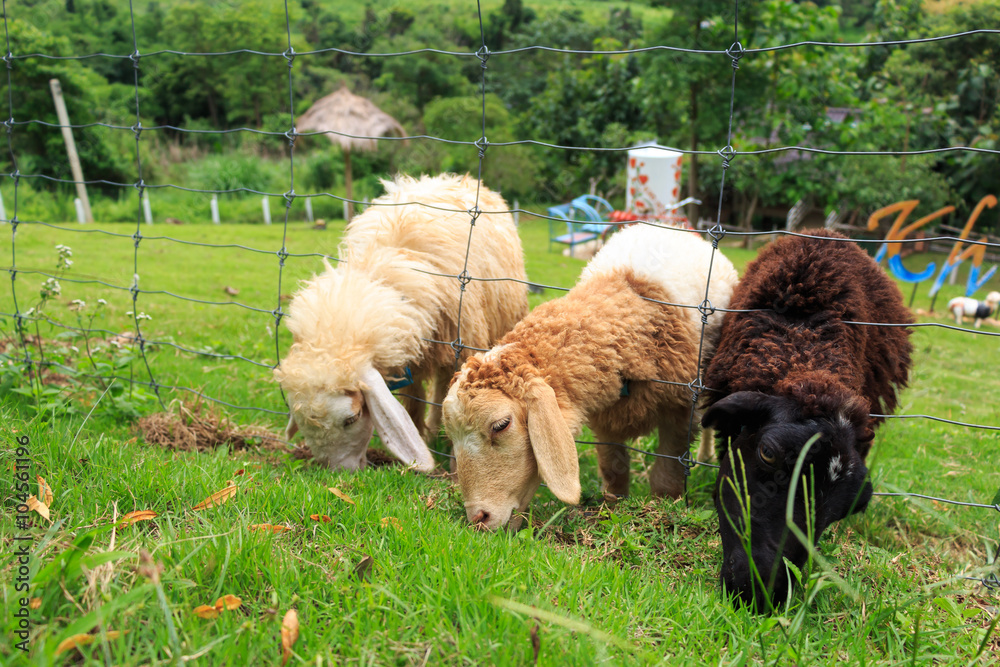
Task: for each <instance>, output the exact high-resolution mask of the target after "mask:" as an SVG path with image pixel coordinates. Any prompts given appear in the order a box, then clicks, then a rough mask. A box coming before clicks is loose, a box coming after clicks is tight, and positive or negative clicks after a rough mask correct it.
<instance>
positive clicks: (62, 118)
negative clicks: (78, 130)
mask: <svg viewBox="0 0 1000 667" xmlns="http://www.w3.org/2000/svg"><path fill="white" fill-rule="evenodd" d="M49 87H50V88H51V89H52V99H53V100H54V101H55V103H56V116H58V118H59V125H60V126H61V127H62V135H63V140H64V141H65V142H66V154H67V155H68V156H69V168H70V171H71V172H72V173H73V180H74V181H76V196H77V197H79V198H80V201H81V202H82V204H83V216H84V219H85V220H86V221H87V222H93V221H94V216H93V215H92V214H91V212H90V200H89V199H88V198H87V186H86V185H84V183H83V169H81V168H80V156H79V155H77V154H76V143H74V142H73V128H71V127H70V126H69V114H68V113H66V102H65V101H64V100H63V95H62V86H60V85H59V79H49Z"/></svg>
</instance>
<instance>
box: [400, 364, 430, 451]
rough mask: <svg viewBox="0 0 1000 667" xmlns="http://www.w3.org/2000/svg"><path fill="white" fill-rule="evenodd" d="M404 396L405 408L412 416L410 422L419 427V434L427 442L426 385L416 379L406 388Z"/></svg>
mask: <svg viewBox="0 0 1000 667" xmlns="http://www.w3.org/2000/svg"><path fill="white" fill-rule="evenodd" d="M400 393H401V394H403V407H405V408H406V414H408V415H410V420H411V421H412V422H413V425H414V426H416V427H417V433H419V434H420V437H422V438H423V439H424V442H426V441H427V435H426V431H427V425H426V424H424V406H425V403H424V383H423V380H422V379H418V378H414V381H413V384H411V385H410V386H409V387H406V388H405V389H403V390H402V391H401V392H400Z"/></svg>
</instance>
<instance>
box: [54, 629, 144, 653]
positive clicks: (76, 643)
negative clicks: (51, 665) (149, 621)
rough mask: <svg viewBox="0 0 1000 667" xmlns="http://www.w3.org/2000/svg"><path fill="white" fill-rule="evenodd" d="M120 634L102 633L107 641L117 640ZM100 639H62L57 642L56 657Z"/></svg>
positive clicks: (115, 631)
mask: <svg viewBox="0 0 1000 667" xmlns="http://www.w3.org/2000/svg"><path fill="white" fill-rule="evenodd" d="M125 632H128V630H126V631H125ZM122 634H123V633H122V632H121V631H119V630H108V631H107V632H105V633H104V636H105V637H107V638H108V640H109V641H110V640H112V639H118V638H119V637H120V636H121V635H122ZM100 638H101V636H100V635H88V634H81V635H73V636H72V637H70V638H69V639H64V640H62V641H61V642H59V646H57V647H56V655H59V654H60V653H62V652H63V651H68V650H70V649H71V648H80V647H81V646H86V645H87V644H92V643H93V642H95V641H96V640H98V639H100Z"/></svg>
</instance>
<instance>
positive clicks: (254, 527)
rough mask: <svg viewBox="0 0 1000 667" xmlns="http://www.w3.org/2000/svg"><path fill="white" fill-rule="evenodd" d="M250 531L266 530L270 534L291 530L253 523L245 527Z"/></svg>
mask: <svg viewBox="0 0 1000 667" xmlns="http://www.w3.org/2000/svg"><path fill="white" fill-rule="evenodd" d="M247 528H249V529H250V530H266V531H270V532H272V533H283V532H285V531H286V530H291V528H289V527H288V526H279V525H276V524H273V523H255V524H251V525H249V526H247Z"/></svg>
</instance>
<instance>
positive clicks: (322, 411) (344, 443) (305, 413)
mask: <svg viewBox="0 0 1000 667" xmlns="http://www.w3.org/2000/svg"><path fill="white" fill-rule="evenodd" d="M288 404H289V406H290V407H291V415H290V417H289V420H288V428H287V429H286V431H285V435H286V437H287V438H289V439H290V438H291V437H292V436H294V435H295V432H296V431H301V433H302V437H303V439H304V440H305V444H306V446H307V447H309V451H311V452H312V454H313V457H314V458H315V459H316V460H317V461H318V462H319V463H321V464H323V465H326V466H329V467H330V468H331V469H332V470H336V469H338V468H345V469H347V470H358V469H360V468H363V467H364V466H365V462H366V459H365V452H366V451H368V441H369V440H371V437H372V433H373V432H374V430H375V425H374V423H372V418H371V412H370V411H369V410H368V407H367V405H366V403H365V397H364V394H362V392H361V389H360V387H359V386H357V385H356V386H354V387H352V388H346V389H344V390H342V391H329V390H323V389H317V390H316V391H312V392H302V391H294V390H293V391H289V392H288Z"/></svg>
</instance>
